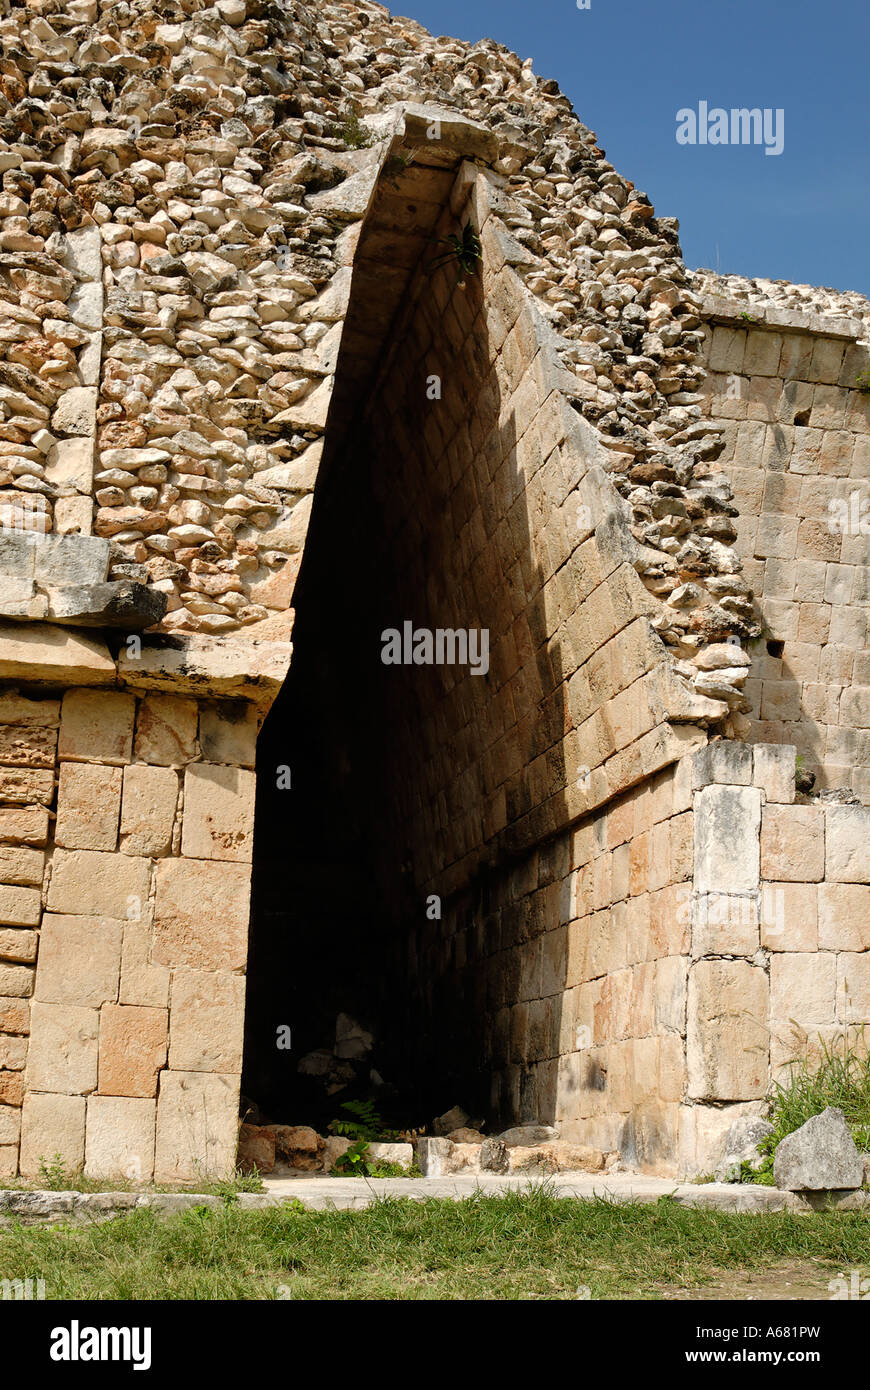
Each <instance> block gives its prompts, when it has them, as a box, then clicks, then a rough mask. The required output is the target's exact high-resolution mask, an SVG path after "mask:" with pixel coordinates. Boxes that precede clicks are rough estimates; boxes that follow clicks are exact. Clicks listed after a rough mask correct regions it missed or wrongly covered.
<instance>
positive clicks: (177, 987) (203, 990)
mask: <svg viewBox="0 0 870 1390" xmlns="http://www.w3.org/2000/svg"><path fill="white" fill-rule="evenodd" d="M244 1019H245V982H244V980H243V979H242V977H241V976H240V975H228V974H225V973H223V972H220V971H215V970H178V971H177V972H176V973H175V975H174V977H173V981H172V1015H171V1023H170V1032H169V1065H170V1067H171V1068H172V1070H173V1071H188V1072H193V1071H217V1072H241V1070H242V1042H243V1034H244Z"/></svg>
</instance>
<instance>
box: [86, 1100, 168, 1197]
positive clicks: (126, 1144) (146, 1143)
mask: <svg viewBox="0 0 870 1390" xmlns="http://www.w3.org/2000/svg"><path fill="white" fill-rule="evenodd" d="M87 1104H88V1110H87V1130H86V1142H85V1174H86V1175H87V1176H88V1177H90V1178H114V1179H115V1180H117V1179H119V1178H127V1179H128V1180H130V1181H132V1182H150V1181H151V1178H152V1176H153V1173H154V1133H155V1120H156V1106H155V1103H154V1101H153V1100H133V1099H130V1098H128V1097H119V1096H103V1095H99V1096H89V1097H88V1103H87Z"/></svg>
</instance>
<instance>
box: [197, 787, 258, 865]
mask: <svg viewBox="0 0 870 1390" xmlns="http://www.w3.org/2000/svg"><path fill="white" fill-rule="evenodd" d="M255 788H256V780H255V777H254V774H253V772H248V771H246V770H245V769H244V768H236V767H227V766H225V765H223V764H220V763H191V764H190V766H189V767H188V769H187V771H186V773H185V775H184V820H183V823H182V831H181V852H182V854H184V855H187V856H188V857H189V858H191V859H226V860H231V861H232V862H233V863H237V864H247V863H250V860H251V854H252V852H253V843H254V794H255Z"/></svg>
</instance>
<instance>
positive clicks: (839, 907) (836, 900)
mask: <svg viewBox="0 0 870 1390" xmlns="http://www.w3.org/2000/svg"><path fill="white" fill-rule="evenodd" d="M818 894H819V948H820V949H821V950H823V951H868V950H870V887H868V886H867V885H866V884H862V883H821V884H819V889H818Z"/></svg>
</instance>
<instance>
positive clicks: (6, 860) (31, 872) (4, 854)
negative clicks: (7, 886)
mask: <svg viewBox="0 0 870 1390" xmlns="http://www.w3.org/2000/svg"><path fill="white" fill-rule="evenodd" d="M0 833H2V827H0ZM44 865H45V855H44V854H43V852H42V850H38V849H28V848H27V847H26V846H24V845H3V844H0V882H3V883H12V884H16V885H20V886H22V887H25V886H30V887H39V886H41V884H42V874H43V868H44Z"/></svg>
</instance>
